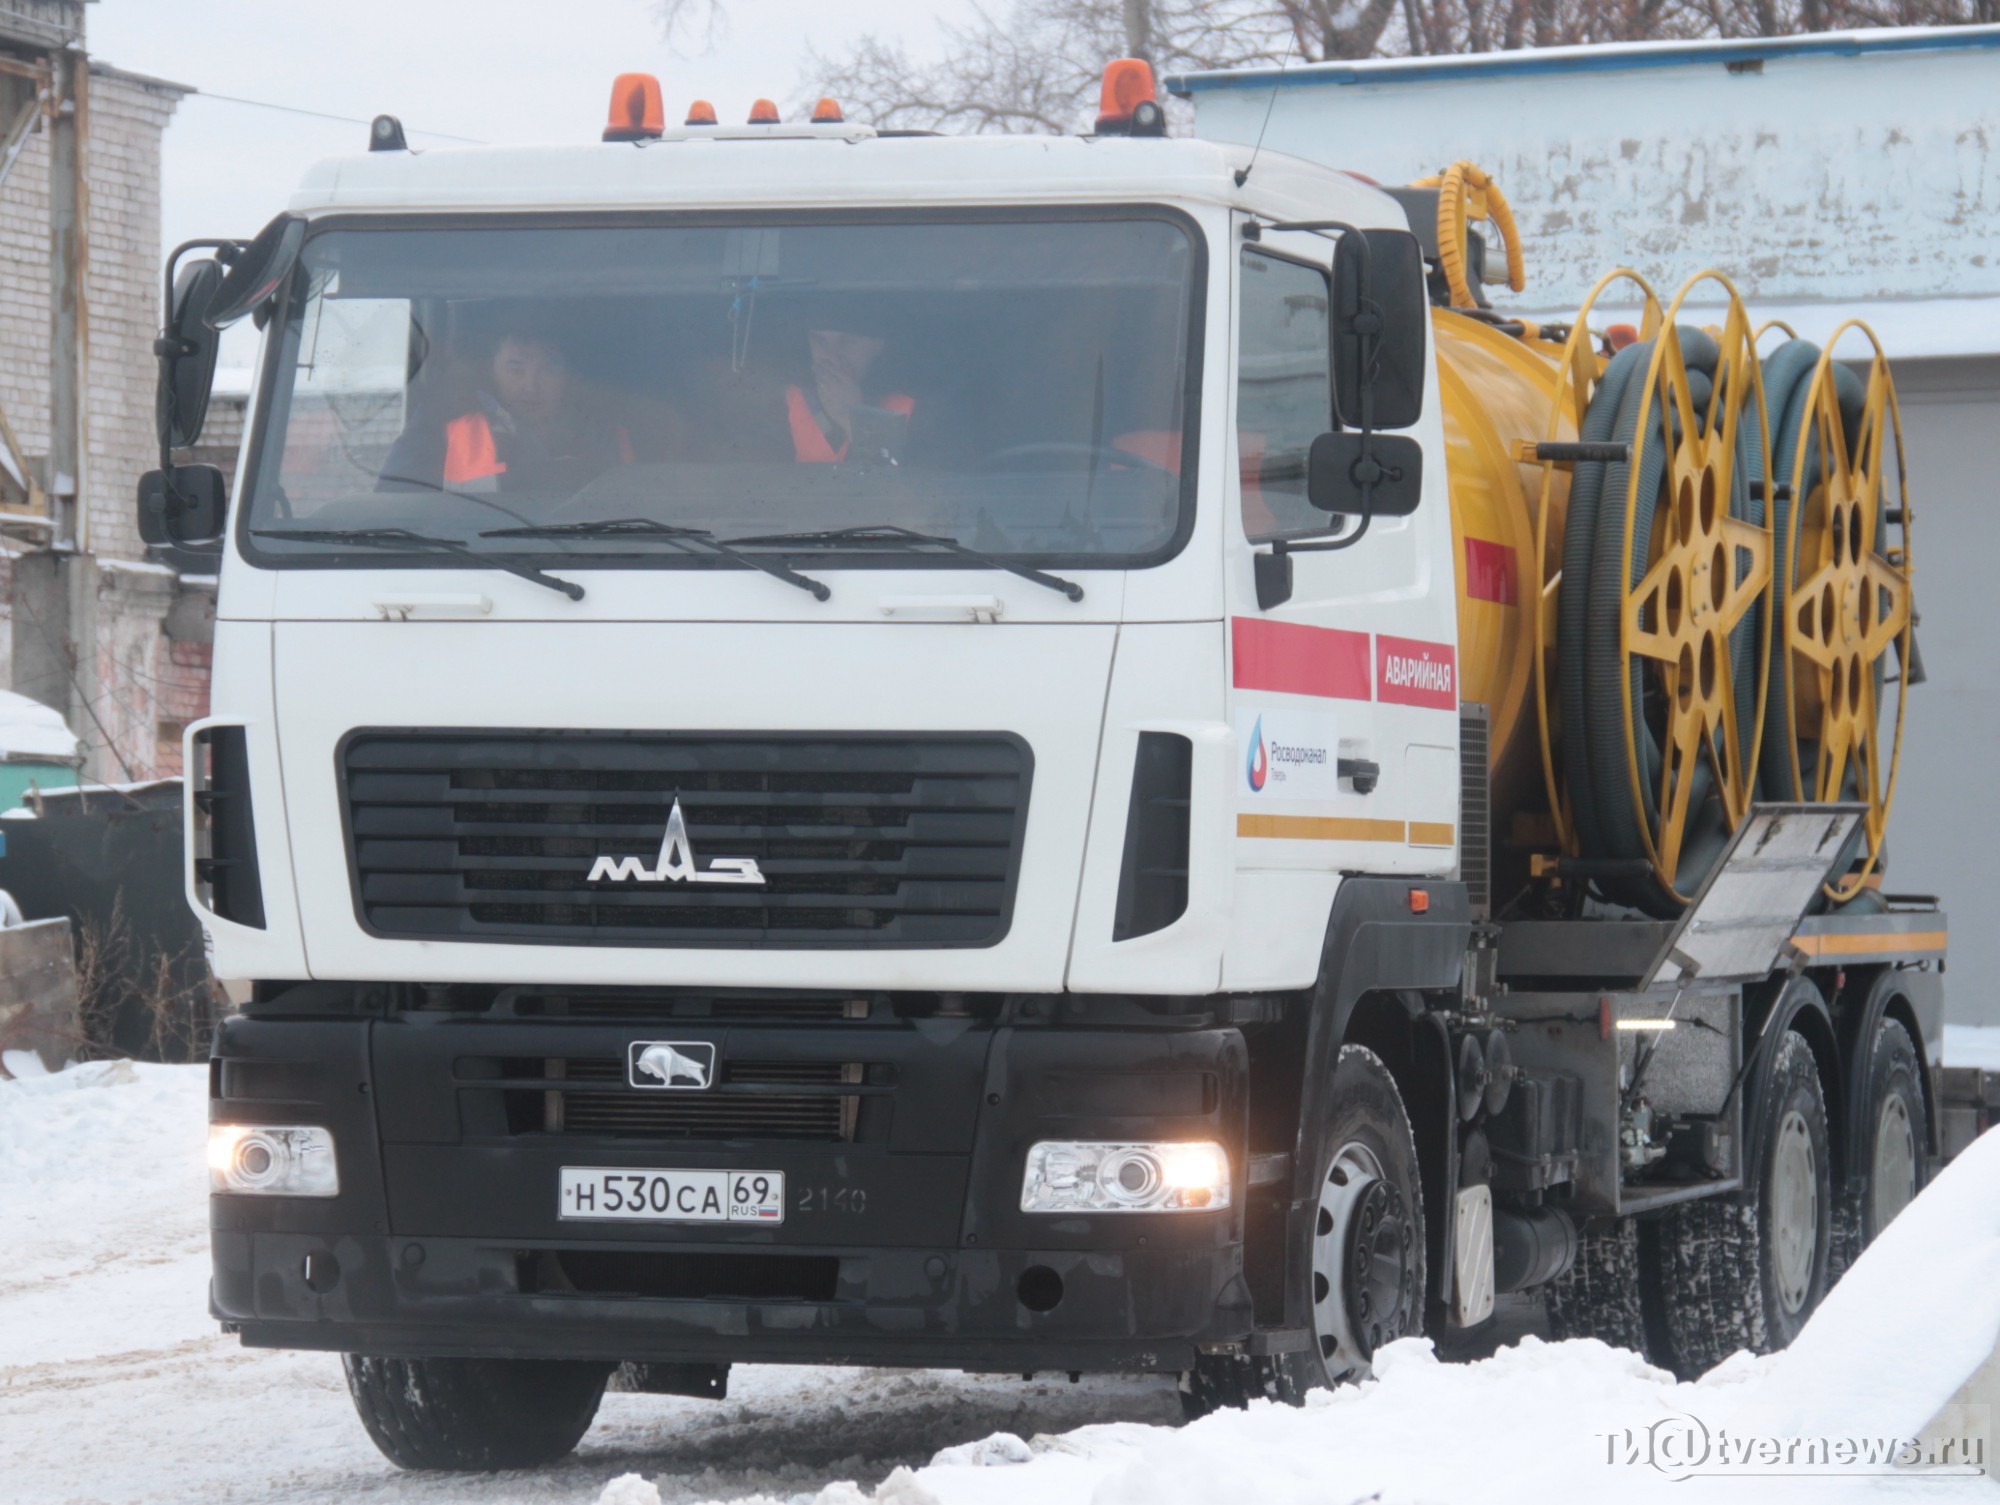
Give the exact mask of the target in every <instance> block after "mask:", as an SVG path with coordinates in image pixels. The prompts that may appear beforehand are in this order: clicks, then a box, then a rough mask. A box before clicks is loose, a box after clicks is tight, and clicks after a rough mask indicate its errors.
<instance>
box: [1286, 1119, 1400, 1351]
mask: <svg viewBox="0 0 2000 1505" xmlns="http://www.w3.org/2000/svg"><path fill="white" fill-rule="evenodd" d="M1416 1241H1417V1234H1416V1223H1415V1219H1414V1217H1413V1216H1412V1213H1411V1209H1410V1207H1409V1205H1408V1203H1407V1202H1406V1200H1405V1199H1404V1197H1403V1194H1402V1192H1401V1191H1400V1190H1399V1189H1398V1188H1397V1187H1396V1186H1395V1185H1394V1184H1393V1183H1392V1182H1390V1181H1389V1180H1387V1179H1386V1178H1385V1177H1384V1175H1383V1173H1382V1166H1381V1163H1380V1161H1379V1160H1378V1159H1377V1158H1376V1156H1375V1154H1374V1152H1373V1151H1372V1150H1370V1149H1369V1148H1368V1147H1367V1146H1365V1145H1360V1144H1350V1145H1347V1146H1344V1147H1343V1148H1342V1149H1341V1150H1340V1152H1339V1153H1338V1154H1336V1155H1335V1156H1334V1159H1333V1164H1332V1165H1331V1166H1330V1167H1329V1168H1328V1171H1327V1179H1326V1181H1325V1182H1324V1183H1323V1184H1322V1186H1321V1188H1320V1205H1319V1212H1318V1222H1317V1225H1316V1227H1315V1229H1314V1237H1313V1260H1312V1272H1313V1273H1312V1284H1313V1290H1312V1295H1313V1329H1314V1334H1315V1336H1316V1337H1317V1339H1318V1342H1319V1351H1320V1358H1321V1360H1322V1362H1323V1363H1324V1364H1325V1366H1326V1370H1327V1374H1328V1376H1329V1377H1330V1378H1333V1379H1341V1378H1344V1377H1346V1376H1348V1375H1353V1374H1357V1373H1360V1372H1362V1371H1364V1370H1365V1369H1366V1368H1367V1367H1368V1362H1369V1360H1370V1359H1372V1358H1373V1357H1374V1355H1375V1351H1376V1350H1377V1349H1379V1348H1380V1347H1382V1345H1383V1344H1385V1343H1389V1342H1393V1341H1394V1340H1395V1339H1397V1338H1400V1337H1402V1336H1403V1335H1404V1334H1406V1333H1408V1332H1411V1331H1414V1329H1415V1326H1416V1311H1417V1306H1418V1303H1419V1300H1420V1297H1421V1292H1420V1291H1418V1289H1417V1276H1416V1266H1417V1246H1416Z"/></svg>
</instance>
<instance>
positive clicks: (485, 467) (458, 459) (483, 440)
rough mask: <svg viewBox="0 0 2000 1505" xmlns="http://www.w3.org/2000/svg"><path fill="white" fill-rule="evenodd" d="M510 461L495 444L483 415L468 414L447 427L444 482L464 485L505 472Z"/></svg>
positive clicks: (491, 430)
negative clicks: (502, 457)
mask: <svg viewBox="0 0 2000 1505" xmlns="http://www.w3.org/2000/svg"><path fill="white" fill-rule="evenodd" d="M506 469H507V462H506V461H505V460H502V459H501V458H500V450H499V447H498V446H497V445H495V444H494V442H493V425H492V424H490V423H488V422H487V421H486V415H485V414H484V413H467V414H466V415H465V416H464V417H463V418H454V419H452V421H451V422H450V423H447V424H446V425H445V426H444V483H445V485H447V486H463V485H464V484H465V483H466V482H467V481H480V480H484V479H485V478H486V477H487V476H497V475H501V474H503V473H505V471H506Z"/></svg>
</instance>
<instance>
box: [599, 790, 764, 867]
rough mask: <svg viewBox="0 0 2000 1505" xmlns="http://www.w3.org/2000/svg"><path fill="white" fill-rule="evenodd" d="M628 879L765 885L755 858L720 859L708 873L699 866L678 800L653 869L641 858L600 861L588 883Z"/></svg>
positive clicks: (611, 858)
mask: <svg viewBox="0 0 2000 1505" xmlns="http://www.w3.org/2000/svg"><path fill="white" fill-rule="evenodd" d="M627 878H636V879H637V880H638V881H639V882H641V883H762V882H763V881H764V875H763V874H762V873H761V872H759V871H758V870H757V859H756V858H754V857H717V858H715V859H714V860H713V861H712V862H710V863H709V865H708V867H707V869H706V870H702V869H699V868H697V867H696V866H695V860H694V848H693V847H691V846H689V845H688V831H687V821H686V820H684V819H683V818H682V817H681V802H680V801H679V800H678V799H676V800H675V801H674V808H673V809H672V811H670V812H669V813H668V815H667V835H666V839H665V840H663V841H662V842H661V843H660V855H659V857H658V858H656V859H655V860H654V863H653V865H652V866H651V867H647V866H646V864H645V861H644V859H643V858H639V857H600V858H598V859H597V861H596V862H595V863H594V864H593V865H592V866H591V869H590V877H589V879H588V880H587V881H588V882H591V883H596V882H598V881H599V880H601V879H602V880H608V881H610V882H612V883H623V882H624V881H625V880H626V879H627Z"/></svg>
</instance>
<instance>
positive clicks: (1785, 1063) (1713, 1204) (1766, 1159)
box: [1647, 1033, 1833, 1379]
mask: <svg viewBox="0 0 2000 1505" xmlns="http://www.w3.org/2000/svg"><path fill="white" fill-rule="evenodd" d="M1757 1114H1758V1133H1757V1136H1756V1142H1757V1144H1758V1145H1759V1147H1760V1148H1759V1150H1758V1156H1757V1164H1756V1165H1755V1166H1754V1167H1752V1172H1753V1180H1752V1182H1751V1185H1750V1189H1749V1192H1748V1195H1746V1196H1742V1197H1713V1198H1709V1199H1706V1200H1703V1201H1699V1202H1686V1203H1683V1204H1681V1205H1680V1206H1679V1207H1676V1208H1673V1209H1672V1210H1671V1211H1669V1212H1668V1213H1667V1214H1665V1215H1664V1216H1663V1217H1661V1218H1660V1219H1659V1220H1658V1221H1657V1222H1655V1223H1654V1224H1652V1226H1651V1227H1649V1228H1648V1229H1647V1234H1648V1236H1649V1239H1650V1248H1649V1251H1648V1252H1649V1253H1650V1254H1652V1255H1653V1258H1652V1259H1650V1260H1648V1261H1647V1265H1648V1269H1649V1274H1650V1276H1651V1278H1650V1279H1649V1281H1648V1286H1649V1288H1650V1289H1649V1295H1650V1297H1651V1299H1652V1301H1653V1302H1654V1303H1655V1310H1656V1312H1657V1314H1658V1331H1659V1332H1660V1335H1661V1337H1662V1339H1663V1346H1664V1348H1665V1350H1666V1352H1665V1353H1663V1354H1662V1355H1660V1357H1661V1358H1662V1359H1664V1360H1665V1362H1666V1364H1667V1367H1669V1368H1670V1369H1672V1370H1673V1371H1674V1372H1675V1373H1676V1374H1678V1375H1680V1376H1681V1377H1682V1378H1683V1379H1692V1378H1694V1377H1695V1376H1697V1375H1700V1374H1705V1373H1706V1372H1707V1371H1708V1370H1710V1369H1712V1368H1714V1367H1715V1366H1716V1365H1717V1364H1719V1363H1721V1362H1722V1361H1723V1360H1724V1359H1726V1358H1728V1357H1729V1356H1730V1355H1731V1354H1732V1353H1735V1352H1736V1351H1737V1350H1738V1349H1740V1348H1746V1349H1748V1350H1750V1352H1752V1353H1770V1352H1772V1351H1773V1350H1775V1349H1779V1348H1783V1347H1785V1346H1786V1345H1787V1344H1789V1343H1790V1342H1791V1341H1792V1339H1794V1338H1796V1337H1797V1336H1798V1335H1799V1330H1800V1329H1801V1328H1803V1327H1804V1326H1805V1325H1806V1319H1807V1318H1809V1317H1810V1316H1812V1314H1813V1311H1814V1309H1815V1308H1816V1307H1817V1306H1818V1305H1819V1303H1820V1298H1821V1297H1823V1296H1825V1295H1826V1287H1827V1268H1828V1263H1829V1258H1828V1257H1829V1254H1830V1252H1831V1246H1832V1243H1833V1239H1832V1231H1833V1197H1832V1179H1831V1176H1830V1174H1829V1168H1828V1147H1827V1140H1828V1136H1827V1122H1826V1097H1825V1094H1824V1093H1823V1092H1822V1090H1821V1088H1820V1081H1819V1069H1818V1067H1817V1066H1816V1065H1815V1064H1814V1061H1813V1053H1812V1047H1811V1046H1809V1045H1807V1044H1806V1042H1805V1038H1804V1037H1803V1036H1802V1035H1799V1034H1796V1033H1788V1034H1787V1035H1786V1036H1785V1038H1784V1040H1783V1042H1782V1043H1781V1044H1780V1045H1779V1046H1778V1060H1777V1064H1776V1067H1775V1068H1774V1070H1773V1072H1772V1075H1771V1082H1770V1088H1769V1090H1768V1091H1767V1092H1766V1093H1765V1095H1764V1100H1763V1101H1762V1102H1761V1103H1759V1104H1758V1105H1757Z"/></svg>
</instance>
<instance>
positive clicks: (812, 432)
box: [785, 387, 917, 465]
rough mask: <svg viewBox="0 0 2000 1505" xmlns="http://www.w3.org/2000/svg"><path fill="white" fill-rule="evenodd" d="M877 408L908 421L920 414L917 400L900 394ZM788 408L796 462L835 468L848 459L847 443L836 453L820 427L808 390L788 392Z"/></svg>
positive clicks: (786, 397) (794, 389)
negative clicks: (914, 414)
mask: <svg viewBox="0 0 2000 1505" xmlns="http://www.w3.org/2000/svg"><path fill="white" fill-rule="evenodd" d="M875 406H877V407H882V408H887V409H888V410H889V411H890V412H892V413H901V414H902V415H903V416H904V417H905V418H907V417H909V416H910V414H912V413H914V412H915V411H916V410H917V400H916V398H914V397H905V396H904V395H903V394H902V393H900V392H898V393H897V394H896V395H895V396H893V397H885V398H883V399H882V400H881V401H880V402H879V403H877V404H875ZM785 408H786V411H787V413H788V415H789V416H790V418H791V422H792V457H793V458H794V459H796V460H801V461H810V462H813V463H815V464H821V465H831V464H833V463H834V462H835V461H836V460H845V459H846V458H847V445H846V444H845V443H843V444H842V445H841V446H840V448H839V449H835V448H834V447H833V446H832V445H831V444H830V443H828V442H827V437H826V430H825V429H823V428H821V427H820V426H819V420H818V419H817V418H815V417H814V416H813V410H812V404H811V403H809V402H807V401H806V393H805V388H803V387H787V388H785Z"/></svg>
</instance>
